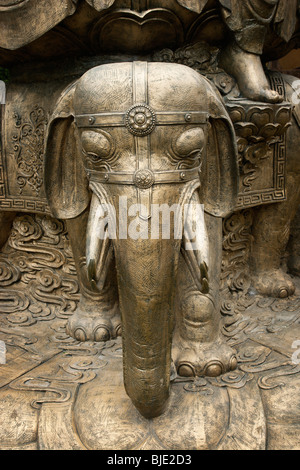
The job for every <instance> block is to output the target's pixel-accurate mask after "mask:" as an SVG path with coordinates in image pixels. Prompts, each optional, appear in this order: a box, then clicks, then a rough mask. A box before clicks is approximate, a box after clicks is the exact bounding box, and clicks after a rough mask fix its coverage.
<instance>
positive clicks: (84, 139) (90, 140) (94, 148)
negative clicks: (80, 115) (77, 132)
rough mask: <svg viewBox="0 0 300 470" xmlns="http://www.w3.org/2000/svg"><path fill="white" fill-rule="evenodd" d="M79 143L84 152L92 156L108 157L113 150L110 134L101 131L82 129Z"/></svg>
mask: <svg viewBox="0 0 300 470" xmlns="http://www.w3.org/2000/svg"><path fill="white" fill-rule="evenodd" d="M81 143H82V148H83V150H84V152H85V153H87V154H88V155H90V156H92V157H98V158H108V157H109V156H110V155H111V153H112V150H113V145H112V141H111V139H110V135H109V134H107V133H106V132H105V133H104V132H103V131H84V132H83V133H82V134H81Z"/></svg>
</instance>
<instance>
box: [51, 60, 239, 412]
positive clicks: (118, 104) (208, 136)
mask: <svg viewBox="0 0 300 470" xmlns="http://www.w3.org/2000/svg"><path fill="white" fill-rule="evenodd" d="M236 162H237V159H236V147H235V135H234V131H233V127H232V124H231V121H230V119H229V117H228V115H227V112H226V110H225V108H224V105H223V103H222V100H221V97H220V95H219V94H218V92H217V91H216V89H215V88H214V87H213V85H211V83H210V82H209V81H208V80H206V79H205V78H204V77H202V76H201V75H199V74H198V73H197V72H195V71H194V70H192V69H190V68H188V67H185V66H183V65H178V64H165V63H146V62H133V63H117V64H107V65H101V66H98V67H95V68H93V69H91V70H89V71H88V72H87V73H85V74H84V75H83V76H82V77H81V79H79V80H78V81H77V82H75V83H74V84H72V85H71V86H70V87H69V88H68V89H67V90H66V91H65V93H64V94H63V96H62V97H61V99H60V100H59V103H58V104H57V107H56V111H55V113H54V115H53V117H52V120H51V123H50V127H49V135H48V144H47V151H46V165H45V169H46V173H45V181H46V192H47V196H48V200H49V204H50V207H51V208H52V212H53V215H54V216H56V217H58V218H62V219H70V218H74V217H77V216H78V215H80V213H82V211H84V210H86V208H87V207H88V205H89V204H90V209H89V210H90V216H89V223H88V228H87V237H86V239H87V246H86V262H87V266H88V273H89V277H90V282H91V283H92V285H94V286H95V289H101V288H103V285H104V283H105V277H106V275H107V266H108V265H109V260H111V259H112V258H114V260H115V265H116V270H117V282H118V291H119V302H120V310H121V316H122V338H123V339H122V341H123V360H124V384H125V388H126V391H127V393H128V395H129V396H130V398H131V399H132V401H133V403H134V405H135V406H136V407H137V408H138V410H139V411H140V412H141V413H142V414H143V415H144V416H146V417H148V418H152V417H155V416H157V415H159V414H161V413H162V411H163V408H164V405H165V403H166V400H167V398H168V393H169V384H170V369H171V342H172V331H173V323H174V315H173V310H174V298H175V292H174V291H175V287H174V286H175V285H176V278H177V267H178V259H179V256H180V252H181V251H182V250H183V252H184V253H185V256H186V258H187V260H188V264H189V266H190V270H191V272H192V274H193V278H194V279H195V281H196V285H197V286H198V288H199V290H202V291H203V292H207V290H208V288H209V287H208V284H207V264H208V244H207V234H206V231H205V224H204V221H203V222H202V225H200V228H198V229H197V230H198V232H197V233H196V235H197V236H196V242H195V245H194V249H193V250H185V249H184V241H186V240H185V238H190V234H192V233H194V234H195V232H194V223H195V222H196V221H195V220H194V218H195V214H196V212H197V211H196V208H197V207H198V205H199V204H200V203H203V204H204V205H205V209H206V211H207V212H208V213H210V214H212V215H214V216H216V217H222V216H224V215H226V214H227V213H228V212H230V211H231V210H232V209H233V207H234V204H235V197H236V194H237V186H238V179H237V178H238V177H237V174H238V173H237V163H236ZM120 201H123V202H124V201H126V204H127V206H126V207H127V208H129V209H128V213H127V214H126V217H124V207H123V206H122V205H120ZM161 204H165V205H167V206H168V207H175V206H174V205H176V207H177V208H179V212H180V211H181V209H182V208H184V207H186V206H188V207H189V211H188V214H187V217H186V220H185V230H183V229H180V230H181V231H179V233H178V230H177V234H174V231H173V232H172V229H174V226H175V225H176V224H175V219H176V217H175V216H174V218H173V222H172V223H171V230H170V236H169V237H163V236H162V235H161V230H158V234H157V233H156V235H155V236H153V233H152V232H151V230H150V225H151V224H150V223H149V222H150V221H151V219H153V218H154V215H153V207H157V205H161ZM132 207H134V208H135V211H133V212H132V213H131V212H130V211H131V210H132ZM134 224H135V225H134ZM136 224H138V225H139V230H140V233H139V232H138V230H133V227H135V228H136V227H137V225H136ZM198 227H199V224H198ZM159 229H162V227H161V225H160V226H159ZM100 232H101V234H102V235H101V236H100ZM103 234H104V236H103ZM135 235H137V236H135ZM208 269H209V266H208Z"/></svg>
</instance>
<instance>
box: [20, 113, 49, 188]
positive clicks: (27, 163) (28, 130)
mask: <svg viewBox="0 0 300 470" xmlns="http://www.w3.org/2000/svg"><path fill="white" fill-rule="evenodd" d="M47 122H48V120H47V116H46V112H45V111H44V109H43V108H41V107H39V106H37V105H36V106H35V107H34V109H33V110H32V111H31V112H30V113H29V116H28V117H27V118H23V117H21V116H19V115H18V114H15V127H16V130H17V133H16V134H15V135H14V136H13V144H14V153H15V159H16V162H17V175H16V179H17V183H18V185H19V190H20V194H22V193H23V189H24V188H25V187H26V188H29V189H30V190H31V192H32V193H33V194H35V195H37V196H38V195H39V194H40V191H41V188H42V186H43V158H44V139H45V129H46V125H47Z"/></svg>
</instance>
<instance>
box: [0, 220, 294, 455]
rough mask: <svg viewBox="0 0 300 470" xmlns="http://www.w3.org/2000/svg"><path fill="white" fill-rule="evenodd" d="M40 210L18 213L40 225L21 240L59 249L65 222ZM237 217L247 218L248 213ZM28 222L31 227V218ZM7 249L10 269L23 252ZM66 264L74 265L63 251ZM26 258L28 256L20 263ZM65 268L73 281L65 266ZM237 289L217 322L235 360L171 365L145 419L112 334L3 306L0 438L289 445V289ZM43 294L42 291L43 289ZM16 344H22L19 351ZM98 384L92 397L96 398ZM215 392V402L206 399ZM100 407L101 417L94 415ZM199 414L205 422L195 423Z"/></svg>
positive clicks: (1, 444) (69, 443)
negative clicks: (154, 409)
mask: <svg viewBox="0 0 300 470" xmlns="http://www.w3.org/2000/svg"><path fill="white" fill-rule="evenodd" d="M244 217H245V216H244ZM22 218H23V216H20V217H19V218H18V219H17V220H16V222H18V223H21V221H22ZM43 219H44V218H43V217H39V216H34V217H31V218H30V219H27V221H28V222H27V223H29V224H30V225H32V226H33V227H36V226H37V225H38V226H39V232H40V237H39V238H38V239H37V240H36V241H35V245H33V242H34V240H31V242H30V243H29V244H28V245H29V246H28V248H29V250H30V249H33V247H34V246H35V247H37V248H41V249H43V247H44V243H45V241H46V240H48V242H49V243H48V247H49V249H50V250H51V247H53V248H54V249H55V250H57V249H58V250H59V251H61V255H62V256H63V255H64V254H65V250H64V246H65V244H66V242H67V238H65V237H67V234H66V232H65V230H64V229H63V228H62V226H61V224H60V223H59V222H58V221H55V220H51V219H47V220H48V222H51V223H47V224H43V223H42V221H43ZM244 220H245V219H244ZM247 223H248V225H249V223H250V220H249V219H247ZM57 224H58V225H59V226H60V230H59V232H60V234H59V239H60V241H59V243H58V244H57V243H56V242H57V241H58V240H55V239H54V238H53V236H52V235H51V232H50V233H49V231H48V229H49V227H51V226H55V225H57ZM246 225H247V224H245V226H246ZM231 226H233V224H231ZM241 226H242V224H241ZM33 230H35V231H37V228H35V229H33V228H32V229H31V231H33ZM61 230H62V231H61ZM50 240H51V242H50ZM24 242H26V233H24V232H22V234H21V233H20V243H19V246H22V245H24ZM225 250H226V248H225ZM243 250H245V248H243V246H242V245H241V246H240V250H236V251H239V252H240V253H242V252H243ZM8 252H11V253H14V254H15V255H14V257H13V258H10V263H11V266H12V269H13V268H14V269H15V270H18V267H17V265H16V264H15V263H16V262H17V260H18V256H17V255H16V253H20V254H22V253H23V252H22V251H20V252H19V248H18V249H15V248H13V246H12V239H11V238H10V239H9V240H8V243H7V245H6V246H5V250H4V252H3V253H2V254H1V255H0V256H1V259H0V261H1V265H2V263H5V260H6V259H7V254H8ZM29 253H30V251H29ZM224 256H225V257H226V254H225V253H224ZM69 264H70V265H73V266H74V264H73V260H72V257H70V263H69ZM30 268H31V264H28V269H30ZM62 268H63V266H61V267H60V268H57V269H55V273H56V274H58V275H59V276H61V278H63V279H66V277H67V276H66V274H65V273H64V272H62ZM42 271H43V266H42V265H40V266H33V272H35V273H36V274H38V273H41V272H42ZM19 276H20V277H19V278H17V277H15V281H14V282H12V284H11V286H14V289H15V291H16V292H20V290H21V289H23V288H22V287H21V284H22V283H23V282H24V280H25V281H26V271H23V272H21V273H20V274H19ZM68 277H69V279H70V280H71V279H72V281H73V282H74V284H76V283H77V277H76V275H75V273H71V274H69V276H68ZM24 285H25V286H26V282H24ZM40 287H43V286H40ZM6 289H7V285H6V284H5V283H4V284H2V283H1V286H0V295H1V298H2V295H3V293H5V292H6ZM26 290H28V289H27V288H26V287H25V292H26ZM245 294H246V291H244V307H242V301H243V299H242V296H240V305H239V307H236V308H237V310H239V318H237V316H236V322H235V323H234V324H233V323H231V326H230V322H227V326H224V329H223V334H224V336H225V338H226V340H227V341H228V342H229V344H232V345H233V346H234V347H235V348H236V350H237V352H238V361H239V367H238V370H237V371H235V372H230V373H228V374H225V375H223V376H221V377H219V378H211V377H206V378H203V377H200V378H196V379H194V378H188V377H179V376H177V375H176V374H174V375H173V376H172V389H171V390H172V391H171V397H170V400H169V402H168V406H167V409H166V412H165V414H164V415H162V416H160V417H158V418H155V419H154V420H150V421H149V420H146V419H144V418H142V417H141V415H140V414H139V413H138V412H137V411H136V410H135V408H134V407H133V405H131V404H130V401H129V399H128V398H127V397H126V394H125V392H124V391H123V384H122V375H121V371H122V363H121V362H122V345H121V341H120V339H116V340H112V341H109V342H106V343H93V342H86V343H78V342H77V341H76V340H74V339H72V338H70V337H69V336H68V335H67V334H66V333H65V325H66V322H67V320H68V318H69V316H70V315H71V314H72V309H70V310H69V311H68V310H67V311H65V312H63V314H62V312H61V310H60V308H55V309H52V315H45V316H44V315H38V314H36V315H35V319H34V320H35V321H34V323H33V322H32V320H31V321H24V320H25V314H27V315H28V314H29V313H30V311H29V310H28V309H27V310H26V311H23V314H22V312H20V311H19V308H18V305H16V306H15V309H14V310H13V309H12V311H11V312H10V313H6V314H5V313H2V314H1V326H0V339H1V340H4V341H5V344H6V350H7V359H8V362H7V365H4V364H3V365H1V374H0V384H1V388H0V396H1V400H0V403H1V405H0V406H1V416H2V426H1V431H0V448H1V449H2V450H3V449H24V450H27V449H31V450H33V449H49V450H53V449H55V450H56V449H69V450H79V449H80V450H83V449H87V448H88V449H104V450H105V449H109V450H112V449H115V450H122V449H126V450H132V449H136V450H139V449H144V450H147V449H150V450H155V449H156V450H166V449H170V448H171V449H174V450H175V449H181V450H185V449H186V450H190V449H191V448H193V449H198V450H204V449H226V450H249V449H253V450H258V449H262V450H263V449H268V450H277V449H291V448H298V445H299V443H298V433H297V429H298V425H297V414H295V413H296V411H295V410H297V406H298V405H299V403H298V401H299V394H297V393H295V390H296V388H297V387H298V386H299V365H298V366H297V365H296V364H293V363H292V361H291V359H289V358H291V350H290V348H291V343H292V338H293V336H294V337H297V331H299V305H300V300H299V297H295V298H292V299H289V300H288V299H286V300H277V299H270V298H264V297H261V296H255V297H251V298H248V300H247V295H245ZM48 295H49V297H50V296H51V293H48ZM46 296H47V294H46ZM78 299H79V297H77V302H78ZM34 302H35V301H34V299H32V300H31V301H30V308H31V310H34V307H35V303H34ZM41 305H42V306H43V310H42V311H44V309H45V308H46V309H47V308H48V306H49V303H48V301H47V303H44V301H42V302H41ZM246 305H248V306H246ZM1 311H2V309H1ZM22 315H23V319H22V318H21V317H22ZM19 316H20V318H19V321H16V320H17V318H18V317H19ZM30 316H31V317H32V313H31V314H30ZM231 319H232V317H231ZM21 320H23V321H21ZM292 332H293V333H292ZM289 350H290V352H289ZM20 351H22V352H23V354H22V356H21V360H20ZM33 361H34V362H33ZM16 364H18V367H16ZM8 366H9V367H8ZM109 390H111V394H112V396H113V399H112V398H111V397H110V394H109V393H108V391H109ZM99 394H100V395H101V400H99V399H98V398H97V397H99ZM282 394H284V396H290V400H289V401H287V400H280V399H279V397H280V396H282ZM291 399H292V401H291ZM215 400H217V402H218V403H219V405H220V403H222V406H221V407H220V406H218V407H217V408H216V407H215V405H214V403H215ZM229 402H230V406H229ZM178 403H180V406H178ZM275 403H276V406H275ZM90 407H92V409H93V414H92V416H91V414H90V413H89V410H90ZM245 409H246V410H247V412H245ZM120 410H122V411H120ZM249 410H250V411H251V410H252V411H253V413H252V414H251V413H249V412H248V411H249ZM290 410H292V412H291V411H290ZM107 413H109V416H110V419H109V420H104V421H103V419H102V418H103V416H106V414H107ZM291 413H294V415H293V414H291ZM292 416H294V419H293V418H292ZM253 417H255V418H253ZM295 418H296V420H295ZM179 422H180V423H181V426H180V428H181V431H180V433H177V432H174V431H172V430H171V429H172V426H174V425H176V426H177V425H178V423H179ZM174 423H175V424H174ZM199 423H204V424H205V426H203V427H201V426H199ZM208 423H209V425H208ZM8 431H9V432H8Z"/></svg>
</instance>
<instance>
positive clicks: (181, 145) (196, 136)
mask: <svg viewBox="0 0 300 470" xmlns="http://www.w3.org/2000/svg"><path fill="white" fill-rule="evenodd" d="M204 143H205V136H204V132H203V129H201V127H194V128H193V129H189V130H187V131H185V132H184V133H183V134H181V135H180V137H178V138H177V140H176V141H175V144H174V145H173V150H174V152H175V153H176V154H177V155H179V156H180V157H190V156H191V155H192V154H194V153H197V154H199V153H200V152H201V151H202V149H203V147H204Z"/></svg>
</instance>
